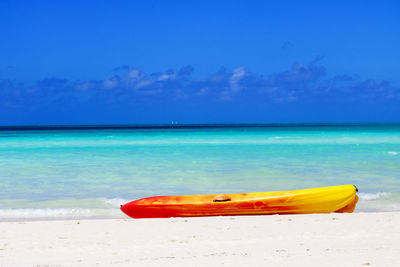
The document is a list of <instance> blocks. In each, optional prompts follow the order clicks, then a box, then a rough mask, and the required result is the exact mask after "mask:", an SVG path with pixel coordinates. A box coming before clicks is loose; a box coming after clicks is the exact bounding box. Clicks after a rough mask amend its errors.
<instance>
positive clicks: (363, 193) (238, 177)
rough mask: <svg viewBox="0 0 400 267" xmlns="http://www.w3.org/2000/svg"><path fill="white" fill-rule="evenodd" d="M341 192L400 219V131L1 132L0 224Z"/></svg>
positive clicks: (397, 127) (287, 127)
mask: <svg viewBox="0 0 400 267" xmlns="http://www.w3.org/2000/svg"><path fill="white" fill-rule="evenodd" d="M339 184H355V185H356V186H357V187H358V188H359V196H360V202H359V204H358V206H357V209H356V211H399V210H400V124H305V125H301V124H281V125H185V126H176V125H175V126H174V127H172V126H159V125H156V126H113V127H102V126H101V127H100V126H98V127H0V220H15V219H42V218H46V219H49V218H50V219H61V218H63V219H64V218H125V215H123V214H122V212H120V210H119V205H120V204H123V203H125V202H128V201H131V200H134V199H137V198H142V197H146V196H153V195H175V194H208V193H238V192H260V191H271V190H289V189H303V188H310V187H319V186H329V185H339Z"/></svg>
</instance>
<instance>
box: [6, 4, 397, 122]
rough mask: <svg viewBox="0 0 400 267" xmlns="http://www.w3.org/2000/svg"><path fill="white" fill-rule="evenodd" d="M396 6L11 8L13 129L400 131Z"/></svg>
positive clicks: (9, 113)
mask: <svg viewBox="0 0 400 267" xmlns="http://www.w3.org/2000/svg"><path fill="white" fill-rule="evenodd" d="M398 14H400V4H399V2H397V1H329V3H328V1H84V2H83V1H82V2H80V1H7V0H2V1H0V124H3V125H7V124H8V125H9V124H81V123H83V124H90V123H170V122H171V121H179V122H180V123H219V122H226V123H229V122H235V123H240V122H242V123H246V122H251V123H252V122H346V121H348V122H354V121H400V75H399V73H400V72H399V70H400V48H399V47H400V16H399V15H398Z"/></svg>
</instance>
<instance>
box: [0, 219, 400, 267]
mask: <svg viewBox="0 0 400 267" xmlns="http://www.w3.org/2000/svg"><path fill="white" fill-rule="evenodd" d="M0 266H2V267H3V266H4V267H5V266H7V267H8V266H340V267H344V266H400V213H398V212H387V213H353V214H337V213H332V214H312V215H273V216H243V217H204V218H170V219H142V220H133V219H129V218H127V219H120V220H118V219H117V220H66V221H28V222H22V221H21V222H1V223H0Z"/></svg>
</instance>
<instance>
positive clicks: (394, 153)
mask: <svg viewBox="0 0 400 267" xmlns="http://www.w3.org/2000/svg"><path fill="white" fill-rule="evenodd" d="M399 153H400V152H397V151H389V152H388V154H389V155H398V154H399Z"/></svg>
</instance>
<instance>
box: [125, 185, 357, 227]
mask: <svg viewBox="0 0 400 267" xmlns="http://www.w3.org/2000/svg"><path fill="white" fill-rule="evenodd" d="M357 191H358V190H357V187H355V186H354V185H338V186H329V187H321V188H312V189H302V190H293V191H273V192H261V193H243V194H215V195H182V196H155V197H147V198H142V199H138V200H134V201H132V202H129V203H126V204H124V205H121V210H122V212H124V213H125V214H126V215H128V216H130V217H132V218H135V219H138V218H170V217H199V216H229V215H266V214H307V213H330V212H353V211H354V209H355V207H356V204H357V201H358V197H357V194H356V193H357Z"/></svg>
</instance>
